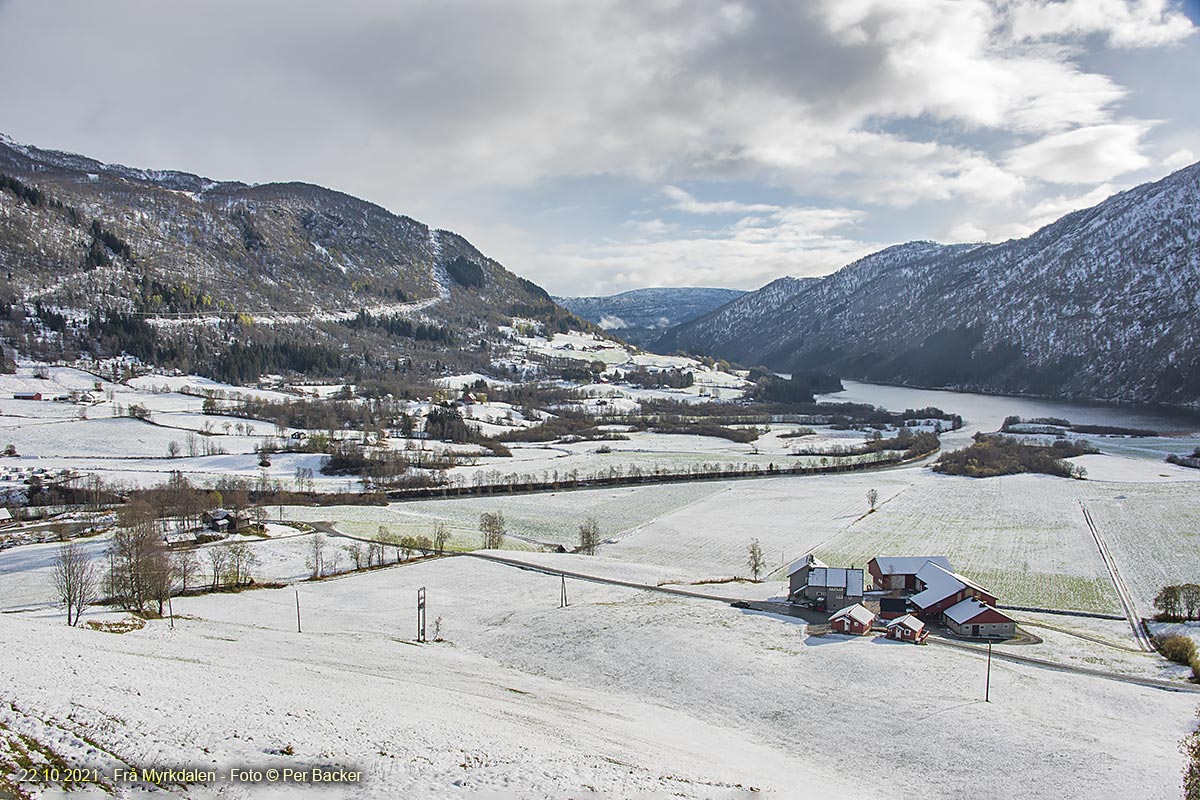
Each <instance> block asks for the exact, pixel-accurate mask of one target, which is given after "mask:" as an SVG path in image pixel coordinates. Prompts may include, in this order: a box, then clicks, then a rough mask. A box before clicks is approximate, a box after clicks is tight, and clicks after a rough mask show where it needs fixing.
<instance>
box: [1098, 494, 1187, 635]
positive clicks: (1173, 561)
mask: <svg viewBox="0 0 1200 800" xmlns="http://www.w3.org/2000/svg"><path fill="white" fill-rule="evenodd" d="M1083 488H1084V489H1085V491H1084V492H1083V494H1082V496H1081V500H1082V501H1083V503H1084V504H1085V505H1086V506H1087V509H1088V512H1089V513H1090V514H1091V515H1092V520H1093V521H1094V522H1095V524H1096V529H1097V531H1098V532H1099V533H1100V536H1101V537H1103V539H1104V542H1105V543H1106V544H1107V545H1108V548H1109V550H1110V551H1111V552H1112V555H1113V558H1114V559H1116V562H1117V568H1118V569H1119V570H1120V571H1121V576H1122V577H1123V578H1124V579H1125V582H1126V583H1127V584H1128V585H1129V589H1130V591H1131V592H1132V593H1133V599H1134V602H1135V603H1136V604H1137V607H1138V610H1139V611H1140V612H1141V613H1142V614H1143V615H1145V616H1151V615H1152V614H1153V613H1154V609H1153V606H1152V603H1153V600H1154V596H1155V595H1156V594H1158V591H1159V589H1161V588H1162V587H1163V586H1165V585H1167V584H1172V583H1197V582H1200V505H1198V504H1197V502H1196V499H1197V491H1196V484H1195V483H1193V482H1178V483H1163V484H1158V485H1147V484H1145V483H1138V484H1095V485H1091V484H1084V485H1083Z"/></svg>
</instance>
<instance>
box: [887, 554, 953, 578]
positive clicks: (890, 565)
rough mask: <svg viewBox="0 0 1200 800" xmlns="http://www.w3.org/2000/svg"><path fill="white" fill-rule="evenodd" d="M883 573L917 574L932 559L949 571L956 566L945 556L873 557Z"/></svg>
mask: <svg viewBox="0 0 1200 800" xmlns="http://www.w3.org/2000/svg"><path fill="white" fill-rule="evenodd" d="M871 560H872V561H874V562H875V566H876V567H878V568H879V574H881V575H916V574H917V571H918V570H920V569H921V567H923V566H925V563H926V562H928V561H932V562H933V563H934V564H937V565H938V566H939V567H941V568H942V569H945V570H946V571H947V572H949V571H951V570H953V569H954V568H953V567H951V566H950V559H948V558H946V557H945V556H876V557H875V558H873V559H871Z"/></svg>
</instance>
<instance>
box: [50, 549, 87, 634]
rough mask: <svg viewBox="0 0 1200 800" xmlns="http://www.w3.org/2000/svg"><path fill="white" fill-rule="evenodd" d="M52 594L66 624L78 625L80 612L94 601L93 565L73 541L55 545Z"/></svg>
mask: <svg viewBox="0 0 1200 800" xmlns="http://www.w3.org/2000/svg"><path fill="white" fill-rule="evenodd" d="M53 580H54V591H55V593H56V594H57V595H58V600H59V602H60V603H61V604H62V606H63V607H64V608H66V609H67V624H68V625H78V624H79V617H80V615H81V614H83V611H84V609H86V608H87V607H88V606H89V605H91V604H92V603H93V602H95V600H96V564H95V562H94V561H92V560H91V559H90V558H88V556H87V554H86V553H85V552H84V551H83V548H81V547H79V545H77V544H75V543H74V542H63V543H62V544H61V545H59V546H58V554H57V555H56V556H55V559H54V571H53Z"/></svg>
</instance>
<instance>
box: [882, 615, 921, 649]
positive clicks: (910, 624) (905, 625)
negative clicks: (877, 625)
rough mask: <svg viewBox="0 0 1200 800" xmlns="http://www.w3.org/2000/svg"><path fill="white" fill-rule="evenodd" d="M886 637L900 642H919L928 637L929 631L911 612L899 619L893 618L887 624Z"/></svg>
mask: <svg viewBox="0 0 1200 800" xmlns="http://www.w3.org/2000/svg"><path fill="white" fill-rule="evenodd" d="M887 637H888V638H889V639H899V640H900V641H902V642H915V643H917V644H920V643H921V642H923V641H925V640H926V639H928V638H929V631H927V630H925V623H924V622H921V620H919V619H917V618H916V617H914V616H913V615H912V614H905V615H904V616H903V617H900V618H899V619H894V620H892V621H891V622H889V623H888V625H887Z"/></svg>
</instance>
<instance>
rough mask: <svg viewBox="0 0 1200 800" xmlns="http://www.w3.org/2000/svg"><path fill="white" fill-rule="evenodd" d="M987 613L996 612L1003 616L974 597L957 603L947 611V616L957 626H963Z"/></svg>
mask: <svg viewBox="0 0 1200 800" xmlns="http://www.w3.org/2000/svg"><path fill="white" fill-rule="evenodd" d="M985 611H995V612H996V613H997V614H1002V612H999V611H996V609H994V608H992V607H991V606H989V605H987V604H986V603H981V602H979V601H978V600H976V599H975V598H974V597H968V598H967V599H966V600H963V601H962V602H961V603H955V604H954V605H952V606H950V607H949V608H948V609H946V611H945V614H946V616H947V617H948V618H949V619H951V620H953V621H954V622H955V623H956V624H958V625H962V624H963V623H965V622H969V621H970V620H973V619H975V617H978V616H979V615H980V614H982V613H983V612H985Z"/></svg>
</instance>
